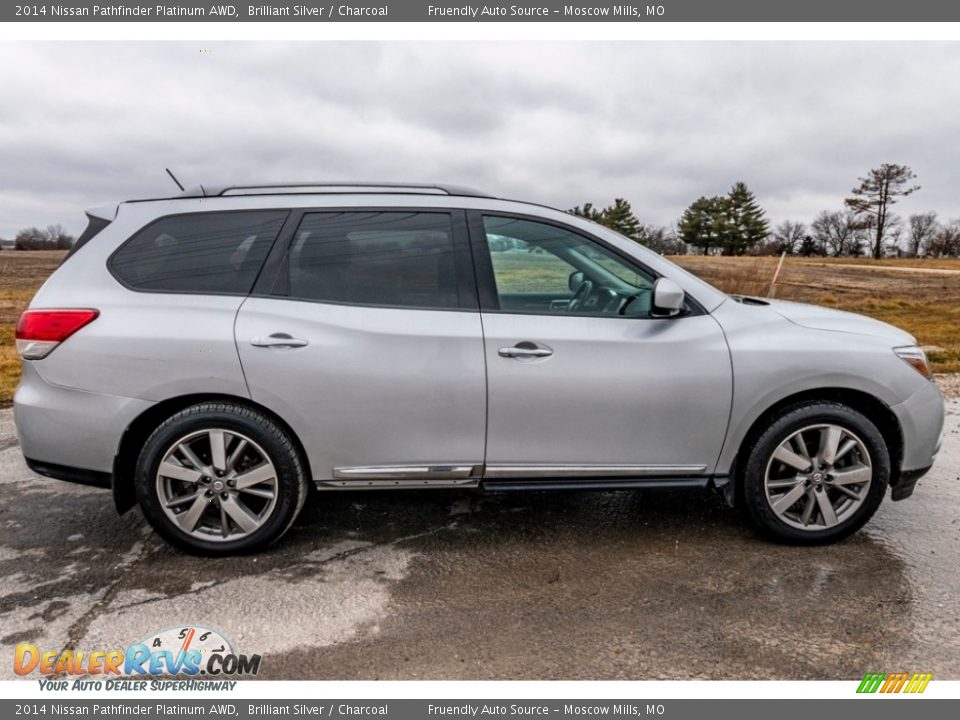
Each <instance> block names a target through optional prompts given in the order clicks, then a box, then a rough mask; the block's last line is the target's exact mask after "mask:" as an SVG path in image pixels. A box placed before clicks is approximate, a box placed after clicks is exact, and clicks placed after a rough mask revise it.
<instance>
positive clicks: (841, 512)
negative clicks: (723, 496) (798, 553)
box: [742, 402, 890, 545]
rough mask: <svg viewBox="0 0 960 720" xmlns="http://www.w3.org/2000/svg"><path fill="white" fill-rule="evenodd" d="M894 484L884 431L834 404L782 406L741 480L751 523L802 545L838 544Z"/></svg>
mask: <svg viewBox="0 0 960 720" xmlns="http://www.w3.org/2000/svg"><path fill="white" fill-rule="evenodd" d="M889 479H890V453H889V451H888V449H887V446H886V443H885V442H884V439H883V436H882V435H881V434H880V431H879V430H877V427H876V426H875V425H874V424H873V423H872V422H870V420H869V419H868V418H866V417H865V416H864V415H863V414H861V413H859V412H858V411H856V410H854V409H853V408H850V407H848V406H846V405H843V404H841V403H835V402H811V403H804V404H802V405H795V406H793V407H790V408H787V409H785V410H784V411H783V412H782V413H781V414H780V415H779V416H778V417H776V418H775V419H774V420H773V422H772V423H771V425H770V427H769V428H768V429H767V430H766V431H765V432H764V433H763V434H762V435H760V437H759V438H757V440H756V442H755V443H753V446H752V448H751V449H750V450H749V452H748V455H747V460H746V464H745V466H744V471H743V476H742V482H743V491H744V500H745V502H746V509H747V511H748V513H749V516H750V518H751V520H752V521H753V522H754V524H755V525H757V527H758V528H759V529H760V530H761V531H762V532H764V533H765V534H766V535H768V536H770V537H772V538H773V539H776V540H781V541H785V542H791V543H797V544H804V545H813V544H820V543H827V542H834V541H837V540H841V539H843V538H845V537H848V536H850V535H852V534H853V533H855V532H856V531H857V530H859V529H860V528H861V527H863V525H864V524H865V523H866V522H867V521H868V520H869V519H870V518H871V517H872V516H873V514H874V513H875V512H876V510H877V508H878V507H879V506H880V503H881V501H882V500H883V496H884V493H885V492H886V489H887V484H888V482H889Z"/></svg>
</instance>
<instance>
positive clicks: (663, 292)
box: [650, 278, 685, 317]
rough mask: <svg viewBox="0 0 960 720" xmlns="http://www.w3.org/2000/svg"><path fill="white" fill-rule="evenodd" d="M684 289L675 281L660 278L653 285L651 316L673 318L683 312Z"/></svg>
mask: <svg viewBox="0 0 960 720" xmlns="http://www.w3.org/2000/svg"><path fill="white" fill-rule="evenodd" d="M684 297H685V295H684V292H683V288H682V287H680V286H679V285H677V284H676V283H675V282H674V281H673V280H668V279H667V278H660V279H659V280H657V281H656V282H655V283H654V284H653V303H652V307H651V310H650V314H651V315H652V316H653V317H673V316H675V315H679V314H680V311H681V310H683V299H684Z"/></svg>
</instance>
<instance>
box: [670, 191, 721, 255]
mask: <svg viewBox="0 0 960 720" xmlns="http://www.w3.org/2000/svg"><path fill="white" fill-rule="evenodd" d="M719 200H720V198H715V197H713V198H708V197H699V198H697V199H696V200H694V201H693V202H692V203H691V204H690V207H688V208H687V209H686V210H684V211H683V216H682V217H681V218H680V222H679V223H677V236H678V237H679V238H680V239H681V240H683V241H684V242H685V243H687V245H690V246H692V247H695V248H699V249H701V250H702V251H703V254H704V255H709V254H710V249H711V248H713V247H715V246H716V245H717V241H718V238H717V232H716V231H717V225H716V222H715V220H716V217H717V215H718V212H717V210H718V207H717V206H718V201H719Z"/></svg>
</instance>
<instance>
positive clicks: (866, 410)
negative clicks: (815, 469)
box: [730, 387, 903, 500]
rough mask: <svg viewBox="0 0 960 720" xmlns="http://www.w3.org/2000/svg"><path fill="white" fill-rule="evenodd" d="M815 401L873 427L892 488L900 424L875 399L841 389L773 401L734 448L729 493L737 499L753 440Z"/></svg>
mask: <svg viewBox="0 0 960 720" xmlns="http://www.w3.org/2000/svg"><path fill="white" fill-rule="evenodd" d="M817 401H833V402H838V403H842V404H843V405H847V406H848V407H851V408H853V409H854V410H856V411H857V412H859V413H861V414H862V415H864V416H865V417H866V418H867V419H868V420H870V421H871V422H872V423H873V424H874V425H876V426H877V429H878V430H879V431H880V434H881V435H882V436H883V440H884V442H885V443H886V445H887V449H888V451H889V452H890V486H891V487H894V486H896V484H897V482H898V481H899V479H900V466H901V464H902V461H903V431H902V429H901V427H900V421H899V420H898V419H897V416H896V414H894V412H893V411H892V410H891V409H890V406H889V405H887V404H886V403H885V402H883V401H882V400H880V399H879V398H877V397H876V396H874V395H871V394H870V393H867V392H863V391H862V390H853V389H851V388H841V387H833V388H815V389H811V390H804V391H802V392H797V393H793V394H792V395H787V396H785V397H783V398H781V399H780V400H777V401H776V402H775V403H773V404H772V405H770V406H769V407H768V408H767V409H766V410H764V411H763V412H761V413H760V415H758V416H757V418H756V419H755V420H754V421H753V422H752V423H751V424H750V427H749V428H748V430H747V432H746V433H745V434H744V436H743V437H742V438H741V439H740V441H739V443H738V444H737V451H736V454H735V455H734V457H733V461H732V462H731V465H730V476H731V478H733V479H734V482H733V483H730V486H731V489H735V490H736V492H737V495H738V496H739V493H740V485H741V483H742V477H741V473H740V469H741V467H742V461H743V458H744V457H745V455H746V452H747V451H748V449H749V448H750V447H751V446H752V445H753V443H754V442H755V441H756V439H757V438H758V437H759V436H760V435H761V434H762V433H763V431H764V430H765V429H766V428H767V427H768V426H769V425H770V422H771V421H772V420H773V418H774V417H776V416H777V415H778V414H780V413H781V412H783V410H785V409H786V408H789V407H791V406H794V405H799V404H802V403H807V402H817ZM731 500H732V498H731Z"/></svg>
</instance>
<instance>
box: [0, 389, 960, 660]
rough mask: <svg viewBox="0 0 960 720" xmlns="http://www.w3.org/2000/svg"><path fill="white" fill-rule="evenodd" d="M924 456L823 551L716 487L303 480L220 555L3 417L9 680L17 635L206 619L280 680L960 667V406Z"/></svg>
mask: <svg viewBox="0 0 960 720" xmlns="http://www.w3.org/2000/svg"><path fill="white" fill-rule="evenodd" d="M948 412H949V416H948V431H947V434H946V439H945V445H944V449H943V452H942V453H941V456H940V459H939V461H938V464H937V466H936V467H935V469H934V471H933V472H931V474H929V475H928V476H927V477H926V478H924V479H923V480H922V481H921V483H920V486H919V487H918V490H917V492H916V494H915V495H914V497H913V498H911V499H909V500H906V501H904V502H899V503H893V502H890V501H889V499H888V500H887V501H886V502H884V504H883V506H882V507H881V508H880V511H879V512H878V514H877V515H876V517H875V518H874V520H873V521H872V522H871V523H870V525H868V527H867V529H865V530H864V531H862V532H861V533H859V534H858V535H857V536H855V537H853V538H851V539H850V540H848V541H846V542H844V543H841V544H838V545H833V546H829V547H821V548H796V547H784V546H779V545H773V544H769V543H767V542H765V541H764V540H762V539H760V538H758V537H756V536H755V535H754V534H753V533H752V532H751V531H750V530H749V529H748V528H747V527H746V526H745V525H744V524H743V523H742V522H741V520H740V518H739V516H738V515H737V514H736V513H735V512H733V511H730V510H727V509H726V508H725V507H724V506H723V504H722V503H721V502H720V500H719V499H718V498H716V497H715V496H713V495H712V494H708V493H702V492H698V491H675V492H662V491H661V492H654V491H646V492H642V493H639V492H583V493H581V492H567V493H552V494H550V493H532V492H531V493H522V494H510V495H481V494H476V493H468V492H453V491H418V492H410V493H405V494H401V493H393V492H391V493H367V494H360V493H350V494H347V493H327V494H323V495H321V494H318V493H314V494H313V495H312V497H311V499H310V500H309V501H308V503H307V505H306V507H305V509H304V512H303V514H302V515H301V516H300V518H299V520H298V521H297V523H296V526H295V527H294V528H293V529H292V530H291V532H290V533H289V534H288V535H287V536H286V537H285V538H284V539H283V540H282V541H281V542H280V543H279V544H277V545H275V546H274V547H273V548H271V549H270V550H269V551H267V552H265V553H263V554H260V555H257V556H253V557H243V558H231V559H222V560H208V559H202V558H195V557H190V556H187V555H183V554H181V553H179V552H177V551H175V550H173V549H171V548H169V547H168V546H166V545H165V544H164V543H163V542H162V541H160V540H159V539H158V538H157V537H155V536H154V535H153V534H152V533H151V532H150V530H149V528H147V527H146V525H145V523H144V521H143V519H142V517H141V516H140V514H139V512H137V511H134V512H131V513H128V514H127V515H125V516H123V517H118V516H117V515H116V514H115V512H114V510H113V507H112V503H111V499H110V496H109V494H108V493H107V492H105V491H100V490H95V489H88V488H83V487H79V486H74V485H70V484H67V483H62V482H58V481H55V480H48V479H45V478H41V477H39V476H37V475H34V474H33V473H31V472H30V471H29V470H27V468H26V467H25V465H24V464H23V461H22V459H21V457H20V452H19V447H18V446H17V445H16V441H15V438H14V436H13V434H12V423H11V422H10V411H8V410H7V411H0V492H2V500H0V528H2V532H0V635H2V637H0V677H2V678H9V677H12V675H13V673H12V662H11V660H12V656H13V646H14V645H15V644H16V643H18V642H32V643H35V644H37V645H38V646H40V647H41V649H61V648H65V647H75V648H80V649H88V650H90V649H98V648H104V647H126V646H127V645H129V644H130V643H132V642H136V641H139V640H141V639H143V638H144V637H145V636H148V635H149V634H150V633H151V632H153V631H156V630H160V629H163V628H169V627H171V626H179V625H181V624H183V625H186V624H198V625H202V626H205V627H211V628H214V629H218V630H220V631H222V632H223V634H224V635H225V636H227V637H228V638H230V639H231V640H232V641H233V644H234V646H235V648H236V649H238V650H239V651H241V652H244V653H261V654H262V655H263V658H264V659H263V665H262V674H261V676H262V677H267V678H274V679H374V678H390V679H411V678H428V679H564V678H581V679H656V678H662V679H683V678H713V679H741V678H776V679H854V678H856V679H859V678H860V677H862V675H863V673H864V672H867V671H871V672H893V671H910V672H932V673H933V674H934V677H935V678H940V679H960V633H958V622H960V562H958V560H960V552H958V551H960V524H958V523H960V520H958V518H960V402H958V401H953V402H951V403H950V404H949V405H948Z"/></svg>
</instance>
